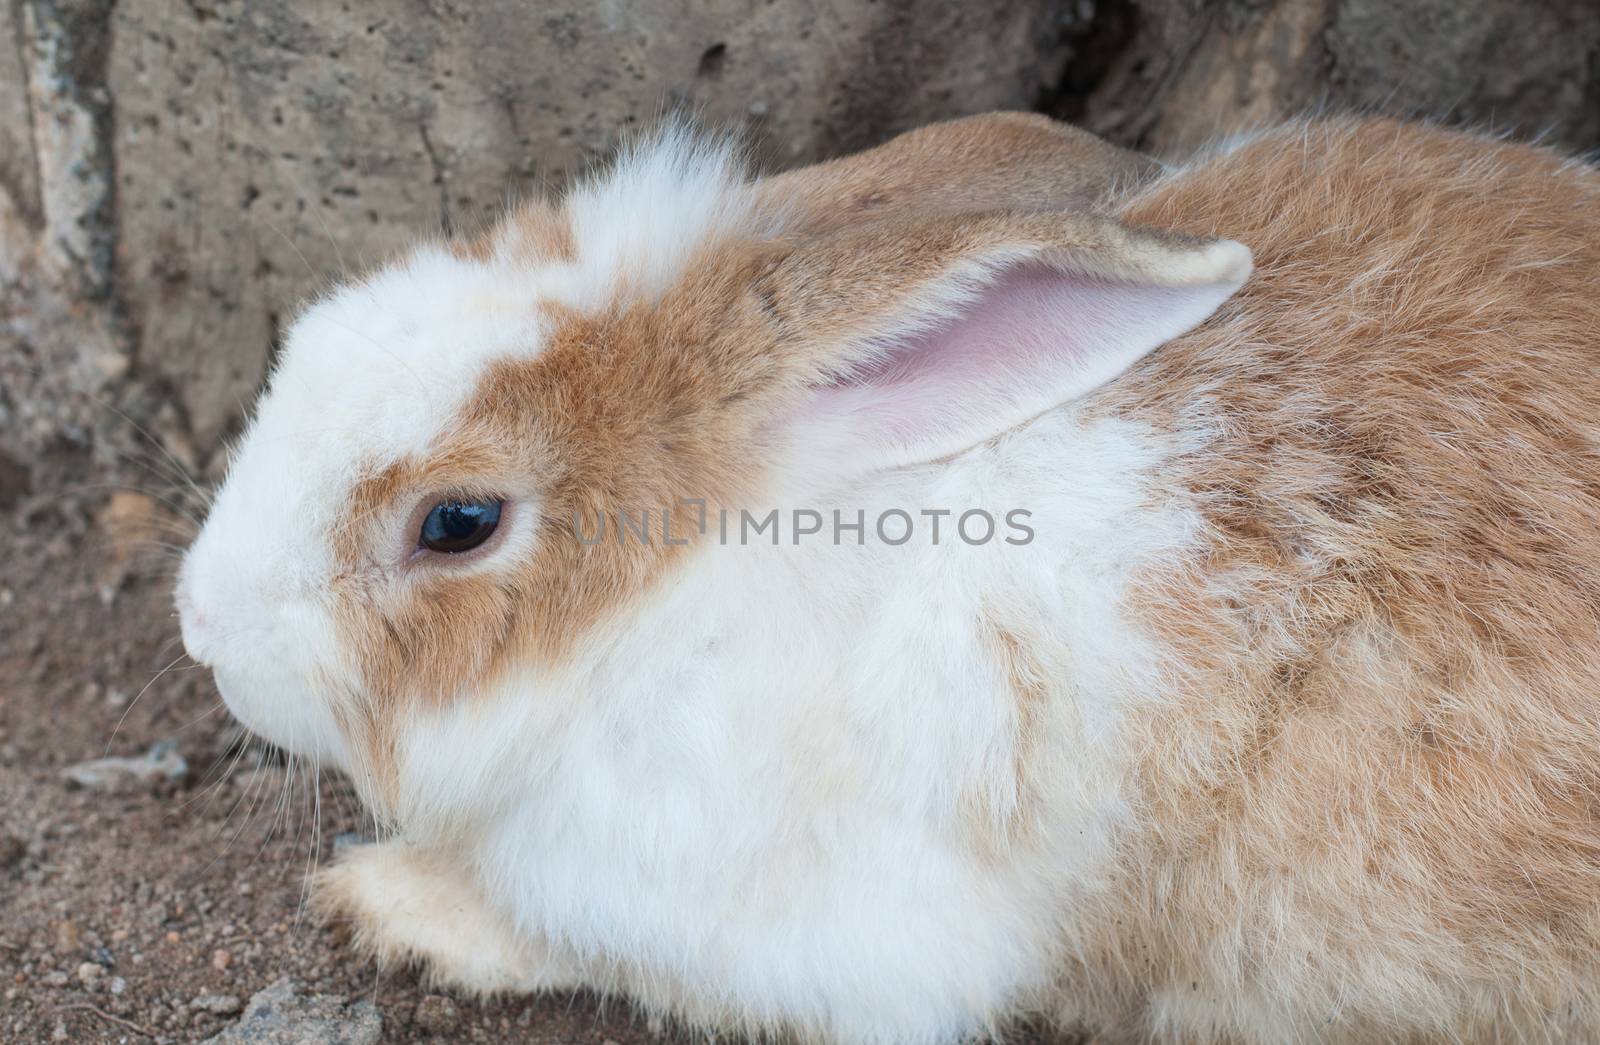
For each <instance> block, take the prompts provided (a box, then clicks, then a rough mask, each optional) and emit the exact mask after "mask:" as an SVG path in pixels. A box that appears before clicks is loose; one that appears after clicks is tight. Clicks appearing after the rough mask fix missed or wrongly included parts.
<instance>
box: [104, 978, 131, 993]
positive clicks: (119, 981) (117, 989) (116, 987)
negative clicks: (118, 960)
mask: <svg viewBox="0 0 1600 1045" xmlns="http://www.w3.org/2000/svg"><path fill="white" fill-rule="evenodd" d="M108 986H109V987H110V989H111V993H112V994H121V993H123V992H124V991H126V990H127V989H128V981H127V980H124V979H123V978H122V977H121V976H113V977H111V983H110V984H108Z"/></svg>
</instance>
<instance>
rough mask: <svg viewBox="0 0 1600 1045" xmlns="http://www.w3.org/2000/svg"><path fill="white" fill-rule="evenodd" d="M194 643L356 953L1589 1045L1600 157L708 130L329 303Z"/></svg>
mask: <svg viewBox="0 0 1600 1045" xmlns="http://www.w3.org/2000/svg"><path fill="white" fill-rule="evenodd" d="M176 602H177V605H178V609H179V615H180V620H181V625H182V631H183V638H184V642H185V644H186V646H187V648H188V650H189V651H190V653H191V655H192V656H193V657H194V658H195V659H196V660H197V661H199V662H201V663H203V664H206V665H209V666H210V667H211V668H212V670H213V671H214V673H215V676H216V681H217V683H218V686H219V688H220V690H221V693H222V695H223V697H224V699H225V700H226V702H227V705H228V707H229V708H230V709H231V711H232V712H233V714H234V715H235V716H236V717H237V718H238V719H239V720H240V721H241V722H242V723H244V725H246V726H247V727H248V728H250V729H251V730H253V731H255V732H256V733H258V734H260V735H261V736H262V737H265V738H266V739H268V740H270V741H272V742H273V743H276V744H279V745H281V746H283V747H285V748H287V749H289V750H290V751H293V752H295V753H297V754H299V755H301V756H304V757H305V758H307V759H308V760H314V761H317V762H319V763H321V764H324V765H328V766H332V767H335V768H338V769H341V770H343V771H344V772H346V773H348V774H349V775H350V777H351V779H352V780H353V781H354V783H355V786H356V787H357V789H358V790H359V792H360V794H361V796H362V799H363V801H364V803H365V804H366V805H367V806H368V807H369V808H370V809H371V810H372V811H373V813H374V815H375V817H376V818H377V819H378V820H379V822H381V823H382V824H383V825H384V828H385V830H384V832H383V833H384V838H383V840H381V841H379V842H376V843H374V844H370V845H367V846H363V847H357V848H354V849H351V850H349V851H347V852H345V853H344V854H342V855H341V856H340V857H338V858H337V859H336V860H335V862H334V863H333V864H332V865H331V866H330V867H328V868H326V869H324V870H323V871H321V872H320V873H319V874H318V877H317V880H316V882H315V889H316V895H317V897H318V902H319V904H320V905H321V907H322V909H323V910H324V911H325V912H327V913H328V914H329V916H330V917H336V918H340V919H344V920H347V921H348V922H349V923H350V925H351V926H352V928H353V935H352V939H353V940H354V941H355V943H356V944H357V945H359V946H360V947H361V948H362V949H363V950H364V951H365V952H366V953H368V954H372V955H376V956H377V957H378V958H379V959H380V960H383V961H391V962H402V961H403V962H416V963H419V964H421V965H422V966H423V967H424V968H425V969H426V972H427V975H429V976H430V977H432V978H433V980H435V981H436V982H438V983H441V984H446V985H450V986H453V987H455V988H457V989H460V990H463V991H466V992H469V993H480V994H490V993H496V992H534V991H541V990H566V989H575V988H590V989H594V990H597V991H600V992H604V993H608V994H614V995H619V996H624V997H627V998H630V999H632V1000H633V1001H634V1002H635V1003H637V1004H639V1005H640V1006H642V1007H643V1008H644V1010H645V1011H648V1012H653V1013H660V1014H663V1015H666V1016H669V1017H671V1018H674V1019H677V1020H681V1021H684V1022H685V1023H686V1024H690V1025H694V1026H699V1027H702V1028H706V1029H708V1030H710V1031H713V1032H723V1033H746V1034H752V1035H757V1036H761V1035H792V1036H794V1037H796V1038H799V1039H803V1040H813V1041H819V1042H839V1043H866V1045H881V1043H890V1042H894V1043H912V1045H932V1043H941V1042H955V1041H959V1040H964V1039H971V1038H975V1037H982V1036H988V1035H1001V1034H1004V1033H1006V1032H1007V1029H1008V1028H1009V1027H1013V1026H1014V1025H1015V1022H1014V1021H1017V1020H1033V1021H1038V1020H1043V1021H1046V1022H1047V1023H1050V1024H1054V1025H1056V1026H1059V1027H1061V1028H1065V1029H1076V1030H1079V1031H1087V1032H1090V1033H1094V1034H1098V1035H1100V1039H1099V1040H1104V1041H1157V1042H1219V1043H1220V1042H1250V1043H1294V1042H1313V1041H1315V1042H1323V1041H1336V1042H1380V1041H1397V1040H1414V1041H1432V1040H1438V1041H1463V1040H1471V1041H1490V1040H1517V1041H1535V1040H1551V1041H1553V1040H1562V1041H1573V1040H1600V791H1597V777H1600V173H1597V171H1596V168H1595V167H1593V166H1590V165H1588V164H1586V163H1583V162H1579V161H1577V160H1572V159H1567V158H1564V157H1562V156H1561V155H1558V154H1557V153H1555V152H1554V151H1551V150H1548V149H1544V148H1538V147H1532V146H1527V145H1522V144H1515V143H1512V142H1509V141H1504V140H1493V139H1490V138H1486V137H1482V136H1475V135H1472V134H1469V133H1462V132H1456V131H1450V130H1444V129H1440V128H1436V127H1431V126H1426V125H1422V124H1417V123H1406V122H1394V121H1390V120H1387V119H1380V118H1354V117H1349V118H1326V119H1317V120H1306V121H1297V122H1289V123H1284V124H1281V125H1277V126H1273V127H1268V128H1263V129H1261V130H1258V131H1256V132H1253V133H1250V134H1245V135H1240V136H1237V137H1235V138H1233V139H1230V140H1228V141H1226V142H1224V143H1221V144H1218V145H1216V146H1213V147H1211V148H1208V149H1206V150H1203V151H1201V152H1199V153H1196V154H1195V155H1193V156H1191V157H1188V158H1187V159H1184V160H1182V161H1181V162H1175V163H1170V164H1163V163H1156V162H1153V161H1151V160H1148V159H1145V158H1143V157H1140V156H1137V155H1135V154H1132V153H1128V152H1124V151H1123V150H1120V149H1117V148H1114V147H1112V146H1110V145H1107V144H1106V143H1104V142H1101V141H1099V140H1098V139H1096V138H1094V137H1092V136H1090V135H1088V134H1086V133H1085V132H1082V131H1078V130H1074V129H1072V128H1070V127H1067V126H1064V125H1061V124H1057V123H1054V122H1051V121H1049V120H1047V119H1045V118H1043V117H1037V116H1027V115H1019V114H991V115H987V116H980V117H972V118H967V119H964V120H958V121H953V122H949V123H944V124H936V125H932V126H929V127H925V128H922V129H920V130H917V131H914V132H911V133H909V134H907V135H904V136H902V137H900V138H896V139H893V140H891V141H890V142H889V143H888V144H886V145H883V146H880V147H879V148H877V149H874V150H870V151H867V152H865V153H861V154H858V155H856V156H852V157H847V158H844V159H841V160H835V161H832V162H829V163H824V164H821V165H818V166H815V167H809V168H803V169H800V170H797V171H793V172H789V173H785V174H780V175H776V176H772V177H766V178H752V177H750V176H749V175H748V174H747V173H746V171H745V169H744V165H743V164H742V162H741V161H740V158H739V154H738V150H737V149H736V148H734V147H732V146H730V145H728V144H726V143H724V142H722V141H721V140H719V139H716V138H714V137H705V136H699V135H696V134H694V133H692V132H690V131H687V130H685V129H683V128H682V127H668V128H667V129H665V130H663V131H661V132H660V133H657V134H655V135H653V136H651V137H648V138H646V139H645V140H643V141H641V142H640V143H638V144H636V145H634V146H633V147H631V148H629V149H627V150H625V151H624V152H623V154H622V155H621V156H620V157H619V158H618V159H617V161H616V163H615V164H614V166H612V167H611V168H610V169H609V170H608V171H606V172H603V173H600V174H598V175H595V176H593V177H592V178H590V179H589V180H587V181H585V182H582V183H580V184H579V185H577V186H576V187H575V188H573V189H572V190H571V191H570V192H568V193H567V194H566V195H565V196H564V197H563V198H561V199H558V200H555V201H543V200H540V201H533V202H530V203H527V204H524V205H521V206H519V207H517V208H516V209H514V210H513V211H511V212H510V213H509V214H508V215H507V216H506V217H505V218H504V219H503V220H502V221H501V223H500V224H498V225H497V226H495V227H494V228H493V229H491V230H489V231H488V232H486V233H484V234H482V235H479V236H476V237H467V238H462V239H458V240H453V241H444V242H429V243H425V244H423V245H421V246H419V247H417V248H416V249H414V250H412V251H410V252H409V253H407V254H405V255H404V256H402V257H400V258H399V259H398V260H396V261H393V262H392V263H390V264H387V265H385V266H383V267H380V268H379V269H377V270H376V271H375V272H373V273H372V274H370V275H368V276H366V277H365V278H363V279H361V280H359V281H356V282H354V283H351V284H350V285H348V286H345V287H343V288H341V289H338V290H336V291H334V292H332V293H330V294H328V295H326V296H324V297H323V298H322V299H320V300H318V301H316V302H315V303H313V304H312V305H310V307H308V308H307V309H306V310H305V311H304V312H303V313H302V314H301V315H300V317H299V318H298V319H297V320H296V322H295V323H294V325H293V327H292V329H291V330H290V332H289V334H288V337H287V340H286V343H285V345H284V347H283V350H282V352H281V355H280V359H279V361H278V363H277V365H276V368H275V370H274V372H273V374H272V375H271V378H270V382H269V385H268V388H267V390H266V391H265V393H264V394H263V396H262V397H261V399H260V400H259V402H258V403H257V404H256V406H255V409H254V414H253V417H252V419H251V420H250V422H249V425H248V427H247V429H246V431H245V434H244V435H243V437H242V440H241V441H240V443H239V445H238V446H237V448H236V450H235V453H234V455H233V457H232V459H231V461H230V465H229V469H228V473H227V476H226V479H225V481H224V482H223V483H222V485H221V487H220V489H219V491H218V493H217V496H216V498H215V503H214V506H213V508H212V510H211V512H210V515H209V517H208V519H207V520H206V522H205V525H204V527H203V529H202V531H201V533H200V534H199V536H198V538H197V539H196V541H195V543H194V544H193V546H192V547H191V548H190V550H189V551H188V553H187V556H186V558H185V560H184V563H183V566H182V569H181V572H180V576H179V580H178V585H177V590H176Z"/></svg>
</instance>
